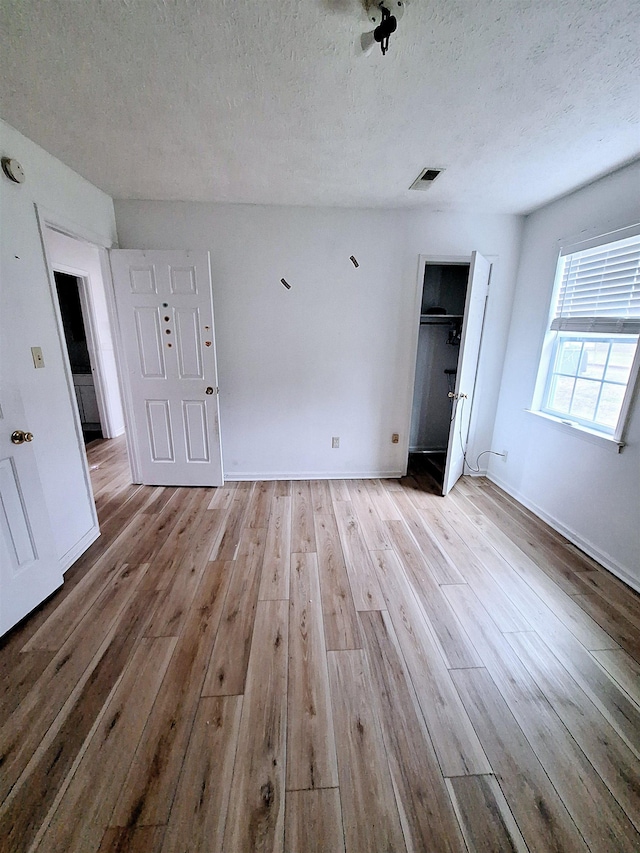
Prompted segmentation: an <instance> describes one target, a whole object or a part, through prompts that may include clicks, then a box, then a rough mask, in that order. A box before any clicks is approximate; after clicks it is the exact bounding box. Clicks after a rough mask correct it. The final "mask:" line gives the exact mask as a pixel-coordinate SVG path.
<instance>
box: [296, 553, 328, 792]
mask: <svg viewBox="0 0 640 853" xmlns="http://www.w3.org/2000/svg"><path fill="white" fill-rule="evenodd" d="M288 673H289V679H288V694H287V788H288V789H296V790H298V789H302V788H333V787H336V786H337V784H338V767H337V764H336V745H335V740H334V734H333V721H332V718H331V700H330V696H329V674H328V671H327V653H326V648H325V641H324V627H323V624H322V605H321V601H320V581H319V578H318V559H317V557H316V555H315V554H294V555H293V565H292V567H291V603H290V607H289V671H288Z"/></svg>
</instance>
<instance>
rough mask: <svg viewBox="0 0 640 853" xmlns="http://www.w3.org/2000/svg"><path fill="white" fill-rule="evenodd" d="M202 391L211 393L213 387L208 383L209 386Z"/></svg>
mask: <svg viewBox="0 0 640 853" xmlns="http://www.w3.org/2000/svg"><path fill="white" fill-rule="evenodd" d="M204 393H205V394H213V388H212V387H211V385H209V386H208V387H207V389H206V391H205V392H204Z"/></svg>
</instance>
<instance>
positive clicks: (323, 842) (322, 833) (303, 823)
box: [284, 788, 344, 853]
mask: <svg viewBox="0 0 640 853" xmlns="http://www.w3.org/2000/svg"><path fill="white" fill-rule="evenodd" d="M284 836H285V847H284V849H285V853H302V851H304V853H329V851H331V853H344V834H343V832H342V810H341V808H340V792H339V791H338V789H337V788H320V789H316V790H315V791H288V792H287V804H286V811H285V833H284Z"/></svg>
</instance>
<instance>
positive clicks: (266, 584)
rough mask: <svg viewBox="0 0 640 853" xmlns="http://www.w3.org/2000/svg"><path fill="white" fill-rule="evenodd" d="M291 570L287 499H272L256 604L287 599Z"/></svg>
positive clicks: (289, 508)
mask: <svg viewBox="0 0 640 853" xmlns="http://www.w3.org/2000/svg"><path fill="white" fill-rule="evenodd" d="M290 571H291V498H290V497H274V498H273V499H272V501H271V515H270V517H269V527H268V529H267V541H266V545H265V552H264V562H263V564H262V575H261V577H260V590H259V593H258V599H259V600H260V601H269V600H277V599H279V598H289V576H290Z"/></svg>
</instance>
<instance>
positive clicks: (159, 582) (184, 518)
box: [148, 489, 224, 590]
mask: <svg viewBox="0 0 640 853" xmlns="http://www.w3.org/2000/svg"><path fill="white" fill-rule="evenodd" d="M184 491H186V492H187V494H186V496H184V497H179V498H178V499H177V503H178V509H181V510H182V511H181V512H176V513H175V514H174V516H173V519H172V523H173V528H172V529H171V530H170V531H168V534H167V535H166V536H165V537H164V538H163V541H162V545H161V547H160V548H157V549H155V550H154V552H153V554H152V557H151V559H152V564H151V571H150V572H149V575H148V583H149V584H150V585H152V586H153V588H154V589H161V590H164V589H167V588H168V587H169V586H170V585H171V584H172V583H173V582H174V577H175V573H176V572H177V570H178V567H179V566H182V565H183V563H184V561H185V559H188V558H189V556H190V554H191V550H192V547H193V546H194V544H195V545H196V546H198V550H199V551H200V550H201V549H202V545H203V543H202V542H201V541H200V539H199V538H198V539H197V540H196V538H195V537H194V529H195V528H196V527H197V526H198V525H199V524H200V523H201V521H202V520H203V519H204V518H205V517H208V518H211V519H216V520H219V519H221V518H223V517H224V510H207V505H208V503H209V501H208V496H207V493H208V491H209V490H204V489H193V490H188V489H187V490H184Z"/></svg>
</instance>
